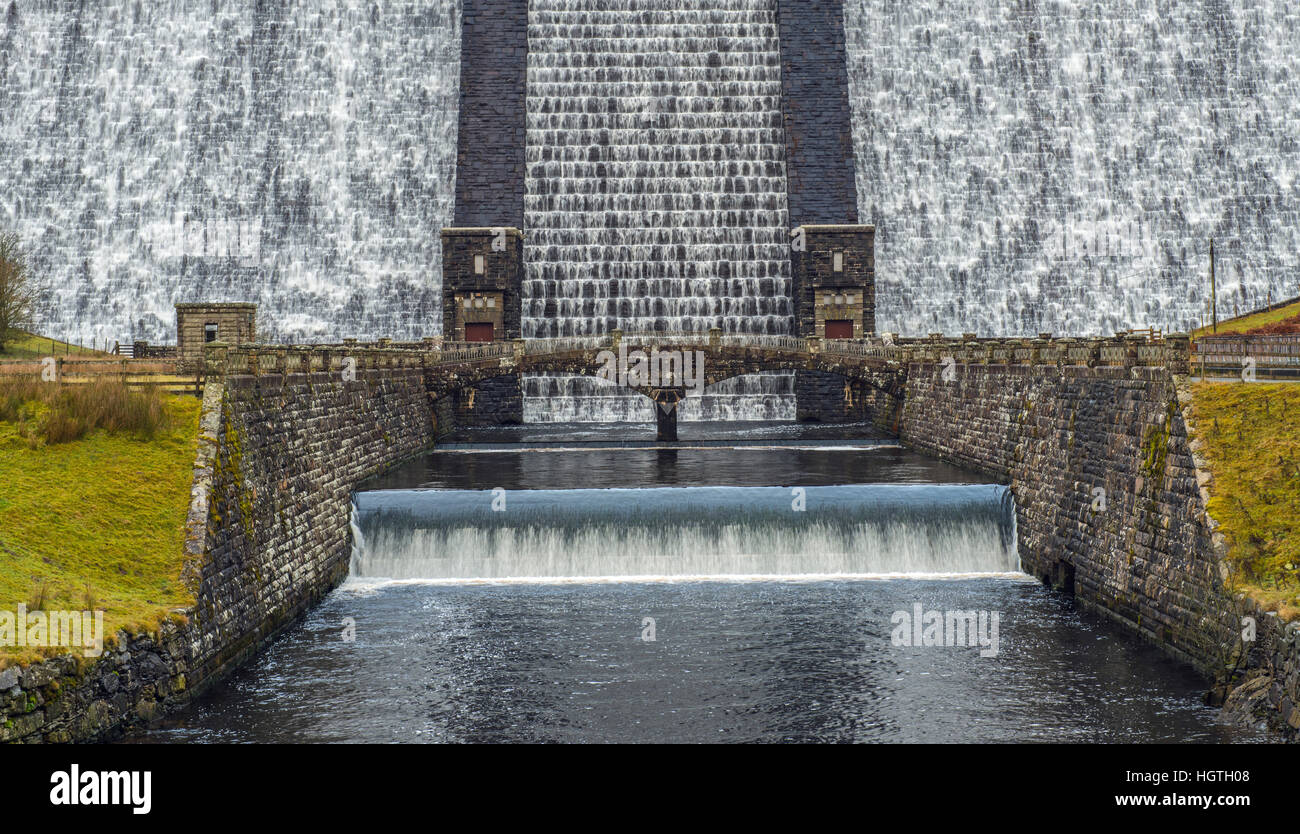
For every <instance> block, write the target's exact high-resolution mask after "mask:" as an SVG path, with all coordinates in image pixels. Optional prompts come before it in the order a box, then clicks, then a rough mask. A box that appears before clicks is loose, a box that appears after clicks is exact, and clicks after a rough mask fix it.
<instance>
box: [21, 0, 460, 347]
mask: <svg viewBox="0 0 1300 834" xmlns="http://www.w3.org/2000/svg"><path fill="white" fill-rule="evenodd" d="M381 6H382V8H381ZM459 66H460V4H459V3H458V2H455V0H447V2H436V3H420V4H374V3H371V2H363V0H339V1H338V2H335V0H330V2H324V0H303V2H297V3H262V2H254V0H220V2H218V1H217V0H150V2H144V3H142V2H138V0H130V1H129V0H98V2H94V3H52V2H26V0H18V2H16V3H12V4H11V3H9V2H8V1H7V0H5V1H4V2H0V114H3V117H0V229H8V230H13V231H16V232H18V233H19V234H20V235H21V237H22V240H23V244H24V245H25V246H26V247H27V248H28V249H29V251H30V252H31V255H32V263H31V266H32V271H33V273H34V274H35V275H36V276H37V277H38V280H40V282H41V283H42V284H43V285H44V286H45V287H46V288H47V289H49V290H50V292H49V295H48V298H47V303H45V304H43V305H42V307H41V309H40V310H38V311H37V312H38V315H37V321H36V327H37V329H38V330H39V331H40V332H41V333H43V334H46V335H50V336H56V337H60V338H62V337H68V338H71V339H73V340H74V341H76V340H84V341H86V342H90V341H91V340H96V341H98V342H100V343H102V342H103V340H105V339H108V340H110V341H111V340H121V341H129V340H131V339H145V340H148V341H153V342H173V341H174V340H175V338H176V333H175V313H174V311H173V309H172V305H173V304H174V303H175V302H180V301H200V300H205V301H206V300H211V301H252V302H256V303H257V304H258V305H259V310H258V335H259V336H260V337H261V338H263V339H266V340H331V339H338V338H342V337H344V336H358V337H362V338H377V337H380V336H392V337H394V338H398V339H400V338H415V337H419V336H426V335H429V334H430V333H431V332H434V331H435V330H436V328H437V327H438V325H439V322H440V321H441V309H442V305H441V299H440V296H441V252H440V249H439V243H438V234H437V230H438V228H439V227H441V226H446V225H450V223H451V219H452V203H453V199H454V180H455V163H456V123H457V112H458V101H459V97H458V91H459V80H460V72H459Z"/></svg>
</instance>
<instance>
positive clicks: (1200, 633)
mask: <svg viewBox="0 0 1300 834" xmlns="http://www.w3.org/2000/svg"><path fill="white" fill-rule="evenodd" d="M940 352H942V351H940ZM936 359H937V360H938V361H921V362H915V363H912V364H911V365H910V366H909V369H908V375H907V377H908V378H907V394H906V398H905V404H904V407H903V414H902V420H901V425H900V435H901V439H902V441H903V442H904V443H905V444H906V445H908V446H910V447H911V448H914V449H916V450H918V451H921V452H924V453H927V454H930V455H934V456H936V457H939V458H943V459H945V460H949V461H952V462H954V463H957V464H960V465H963V466H967V467H971V468H973V469H976V470H979V471H981V472H984V473H986V474H987V475H988V476H990V477H992V478H995V479H996V480H998V481H1000V482H1003V483H1007V484H1010V485H1011V487H1012V491H1013V492H1014V493H1015V496H1016V504H1017V523H1018V535H1019V540H1020V553H1021V559H1022V562H1023V565H1024V568H1025V570H1026V571H1027V572H1029V573H1032V574H1034V575H1036V576H1039V577H1041V578H1043V579H1044V580H1046V581H1049V582H1051V583H1052V584H1054V585H1055V586H1057V587H1060V588H1062V589H1063V590H1066V591H1067V592H1070V593H1072V594H1074V596H1075V598H1076V600H1077V601H1078V602H1079V603H1080V604H1082V605H1083V606H1084V607H1086V608H1091V609H1094V610H1097V611H1099V612H1102V613H1103V614H1105V615H1106V616H1108V617H1110V618H1112V619H1114V620H1117V621H1119V622H1121V623H1122V624H1124V625H1126V626H1127V627H1129V628H1130V629H1131V630H1132V631H1134V632H1136V633H1138V634H1141V635H1142V636H1143V637H1145V638H1146V639H1148V640H1150V641H1151V642H1153V643H1156V644H1158V645H1160V646H1161V647H1163V648H1164V649H1165V650H1166V651H1167V652H1168V653H1170V654H1171V655H1173V656H1175V657H1178V658H1180V659H1182V660H1184V661H1186V662H1188V663H1191V664H1192V665H1194V666H1196V667H1197V668H1198V669H1200V670H1201V671H1202V672H1204V673H1206V674H1209V675H1211V676H1214V675H1217V674H1219V673H1220V672H1221V671H1222V670H1223V669H1224V668H1225V667H1227V666H1230V665H1232V660H1233V656H1234V652H1235V651H1237V650H1238V648H1239V647H1240V642H1239V641H1238V640H1236V639H1235V635H1236V634H1237V633H1238V632H1237V626H1236V623H1237V622H1238V620H1239V617H1240V615H1241V612H1240V611H1238V610H1237V609H1238V608H1239V605H1237V604H1236V603H1234V601H1233V600H1232V598H1231V596H1230V594H1229V593H1228V592H1227V591H1226V590H1225V586H1224V578H1225V577H1224V575H1223V572H1222V571H1223V569H1222V568H1221V561H1220V558H1219V554H1218V553H1217V552H1216V550H1215V547H1214V545H1213V542H1212V538H1213V529H1212V521H1211V520H1210V519H1209V517H1208V515H1207V514H1206V511H1205V502H1204V500H1203V497H1202V495H1201V491H1200V483H1199V482H1198V478H1197V469H1196V465H1195V463H1194V461H1193V456H1192V452H1191V449H1190V446H1189V439H1188V430H1187V425H1186V422H1185V420H1184V418H1183V411H1182V408H1181V405H1180V399H1179V391H1178V386H1179V385H1180V384H1185V378H1176V377H1175V376H1174V375H1173V374H1172V373H1171V372H1170V370H1168V369H1167V368H1165V367H1140V366H1137V365H1135V364H1129V365H1128V366H1123V365H1121V366H1114V367H1108V366H1091V367H1090V366H1088V365H1072V364H1064V362H1060V363H1050V364H1048V363H1040V364H1033V363H1032V359H1031V360H1030V362H1029V363H1026V364H974V363H966V362H954V361H951V357H949V361H944V357H937V356H936Z"/></svg>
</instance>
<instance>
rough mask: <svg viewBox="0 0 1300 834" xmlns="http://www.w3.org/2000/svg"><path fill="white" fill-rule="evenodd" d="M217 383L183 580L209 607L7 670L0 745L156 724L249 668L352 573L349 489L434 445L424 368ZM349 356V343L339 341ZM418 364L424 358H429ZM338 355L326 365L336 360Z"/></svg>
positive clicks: (204, 426) (207, 416)
mask: <svg viewBox="0 0 1300 834" xmlns="http://www.w3.org/2000/svg"><path fill="white" fill-rule="evenodd" d="M277 353H278V354H279V355H278V356H274V357H269V358H270V359H271V361H270V362H268V363H266V364H268V365H270V367H271V369H272V370H270V371H266V372H262V371H259V373H257V374H256V375H252V374H246V375H237V376H227V377H225V378H224V379H221V378H214V379H211V380H210V381H209V383H208V385H207V388H206V391H205V395H204V403H203V410H202V416H201V420H200V438H199V451H198V455H197V460H196V465H195V479H194V487H193V494H192V502H191V507H190V514H189V518H188V522H187V531H186V544H185V562H184V567H183V572H182V581H183V582H184V583H185V585H186V587H187V588H188V589H189V590H190V592H191V593H193V594H194V597H195V599H196V603H195V604H194V605H193V606H191V607H190V608H188V609H185V610H181V611H176V612H174V614H175V616H174V618H173V620H172V621H170V622H168V623H166V624H164V625H163V627H162V628H161V629H160V633H159V635H158V636H157V637H154V636H150V635H147V634H135V635H128V634H125V633H122V632H119V634H118V635H117V645H116V646H115V647H113V648H111V649H106V650H105V653H104V655H103V656H102V657H100V658H99V659H97V660H95V661H84V662H81V663H79V662H78V660H77V658H76V657H75V656H73V655H65V656H63V657H59V658H55V659H52V660H49V661H46V662H43V663H39V664H33V665H31V666H28V667H26V668H20V667H10V668H7V669H5V670H3V671H0V741H10V742H15V741H16V742H40V741H50V742H58V741H94V740H100V739H104V738H109V737H112V736H113V735H115V734H117V733H120V732H122V731H124V730H126V729H130V728H133V727H136V726H140V725H142V724H145V723H147V722H149V721H151V720H153V719H155V718H157V717H159V716H161V715H163V714H164V713H166V712H167V711H169V710H171V709H174V708H175V707H177V706H179V705H180V704H183V703H184V702H186V701H187V700H189V699H190V698H191V697H193V696H194V695H196V694H198V693H200V692H202V691H203V690H204V689H205V688H206V687H208V686H210V685H212V684H213V683H215V682H216V681H218V680H220V679H221V678H222V677H223V676H224V675H226V674H227V673H229V672H230V671H232V670H234V669H235V668H237V667H238V666H239V665H240V664H241V663H242V662H244V661H245V660H247V659H248V658H249V657H251V656H252V655H253V654H254V653H256V652H257V650H258V649H260V648H261V647H263V646H265V645H266V643H267V642H268V641H270V640H271V639H272V638H273V637H275V635H276V634H278V633H279V632H280V631H281V630H282V629H283V628H285V627H286V626H288V625H290V624H292V623H293V622H294V621H295V620H297V618H298V617H300V616H301V615H302V614H303V613H305V612H306V611H307V610H308V609H309V608H310V607H311V606H312V605H313V604H314V603H315V602H316V601H318V600H319V599H320V598H321V597H323V596H324V595H325V594H326V593H328V592H329V591H330V590H332V589H333V588H334V587H335V586H336V585H338V584H339V582H341V581H342V580H343V578H344V577H345V576H346V575H347V571H348V561H349V558H350V555H351V551H350V542H351V538H350V531H349V527H348V524H349V518H350V495H351V493H352V492H353V490H354V489H355V488H356V487H357V485H358V484H359V483H361V482H362V481H364V480H365V479H366V478H368V477H370V476H372V475H375V474H377V473H379V472H380V471H382V470H383V469H385V468H387V467H388V466H390V465H392V464H394V463H397V462H399V461H401V460H403V459H406V458H409V457H411V456H413V455H415V454H418V453H419V452H420V451H422V450H424V449H426V448H428V447H429V446H431V445H432V443H433V439H434V433H435V420H434V417H433V413H434V409H432V408H431V407H430V402H429V396H428V393H427V386H426V383H425V370H424V368H423V367H421V366H420V364H419V363H410V364H409V366H408V367H391V366H389V367H383V368H380V367H367V365H368V364H371V363H370V362H368V361H367V360H365V359H363V360H362V361H361V362H360V363H359V364H360V367H357V368H356V369H355V379H352V380H348V381H345V379H344V375H343V373H342V369H341V367H339V366H338V363H335V364H334V365H333V366H332V367H329V368H328V369H326V368H324V367H319V366H317V367H311V363H309V364H308V367H309V368H311V369H310V371H308V370H306V369H304V368H302V367H298V368H293V367H292V364H293V363H292V362H291V360H290V357H288V356H286V355H285V354H286V351H277ZM340 353H341V352H340ZM416 358H417V359H418V357H416ZM327 361H328V360H327Z"/></svg>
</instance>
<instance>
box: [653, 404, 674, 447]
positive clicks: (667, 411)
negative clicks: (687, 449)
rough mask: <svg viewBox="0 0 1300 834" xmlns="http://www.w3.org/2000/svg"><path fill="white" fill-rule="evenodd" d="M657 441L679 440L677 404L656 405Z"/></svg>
mask: <svg viewBox="0 0 1300 834" xmlns="http://www.w3.org/2000/svg"><path fill="white" fill-rule="evenodd" d="M655 423H656V432H655V440H666V441H675V440H676V439H677V403H655Z"/></svg>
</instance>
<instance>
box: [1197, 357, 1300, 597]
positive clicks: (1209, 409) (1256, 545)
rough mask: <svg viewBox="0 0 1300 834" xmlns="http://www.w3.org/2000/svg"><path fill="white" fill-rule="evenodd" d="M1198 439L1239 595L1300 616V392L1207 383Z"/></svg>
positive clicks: (1200, 396)
mask: <svg viewBox="0 0 1300 834" xmlns="http://www.w3.org/2000/svg"><path fill="white" fill-rule="evenodd" d="M1192 419H1193V421H1194V424H1195V430H1196V436H1197V438H1199V439H1200V440H1202V441H1203V442H1204V444H1205V448H1204V450H1203V454H1204V456H1205V458H1206V461H1207V463H1208V464H1209V466H1210V470H1211V472H1212V473H1213V475H1214V482H1213V484H1212V485H1211V487H1210V495H1211V497H1210V505H1209V510H1210V515H1212V516H1213V517H1214V518H1215V520H1216V521H1218V522H1219V524H1220V525H1221V527H1222V532H1223V533H1224V535H1225V536H1226V537H1227V539H1228V543H1229V547H1230V558H1231V561H1232V563H1233V567H1234V569H1235V570H1234V574H1235V576H1237V577H1238V583H1239V585H1240V587H1239V590H1241V591H1245V592H1246V593H1247V594H1249V595H1250V596H1251V597H1253V598H1254V599H1256V600H1257V601H1258V602H1259V603H1260V604H1261V605H1262V606H1263V607H1264V608H1266V609H1268V610H1273V611H1277V612H1278V614H1279V615H1280V616H1282V617H1283V618H1285V619H1287V620H1291V619H1295V618H1296V617H1297V616H1300V385H1296V384H1289V383H1280V384H1267V383H1214V382H1201V383H1198V384H1196V385H1195V386H1194V387H1193V389H1192Z"/></svg>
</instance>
